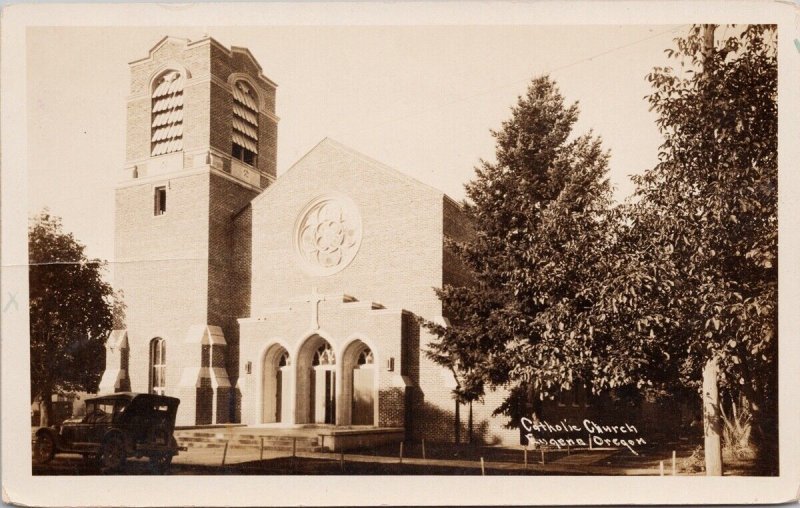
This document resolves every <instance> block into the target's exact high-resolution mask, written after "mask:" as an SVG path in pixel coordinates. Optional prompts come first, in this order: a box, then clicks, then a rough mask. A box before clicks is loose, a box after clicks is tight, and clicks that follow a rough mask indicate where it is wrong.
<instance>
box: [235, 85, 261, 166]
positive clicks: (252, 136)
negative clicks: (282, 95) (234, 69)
mask: <svg viewBox="0 0 800 508" xmlns="http://www.w3.org/2000/svg"><path fill="white" fill-rule="evenodd" d="M232 127H233V129H232V133H233V140H232V142H233V144H232V149H231V155H233V157H234V158H236V159H239V160H240V161H242V162H244V163H245V164H250V165H251V166H255V165H256V156H257V155H258V99H257V98H256V95H255V92H253V89H252V88H250V85H248V84H247V83H246V82H244V81H237V82H236V83H234V84H233V126H232Z"/></svg>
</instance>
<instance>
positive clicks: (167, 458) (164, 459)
mask: <svg viewBox="0 0 800 508" xmlns="http://www.w3.org/2000/svg"><path fill="white" fill-rule="evenodd" d="M170 464H172V454H169V453H159V454H156V455H151V456H150V470H151V471H152V472H153V474H166V473H167V471H169V466H170Z"/></svg>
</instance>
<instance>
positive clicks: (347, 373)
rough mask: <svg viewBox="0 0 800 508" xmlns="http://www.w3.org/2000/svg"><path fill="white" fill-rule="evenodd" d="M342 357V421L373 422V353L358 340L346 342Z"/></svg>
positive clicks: (358, 423)
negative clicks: (346, 345) (348, 343)
mask: <svg viewBox="0 0 800 508" xmlns="http://www.w3.org/2000/svg"><path fill="white" fill-rule="evenodd" d="M343 356H344V357H343V359H342V376H343V378H344V379H343V384H342V403H343V405H344V406H345V407H344V408H343V411H342V413H343V415H342V416H343V418H342V419H343V421H344V422H347V423H348V424H350V425H375V402H376V393H375V386H376V383H375V356H374V354H373V352H372V350H371V349H370V348H369V346H367V345H366V344H364V343H363V342H362V341H360V340H356V341H354V342H353V343H352V344H350V345H349V346H348V347H347V349H346V350H345V352H344V355H343Z"/></svg>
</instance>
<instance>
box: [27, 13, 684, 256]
mask: <svg viewBox="0 0 800 508" xmlns="http://www.w3.org/2000/svg"><path fill="white" fill-rule="evenodd" d="M687 29H688V26H685V25H684V26H571V27H559V26H424V27H413V26H410V27H409V26H404V27H387V26H381V27H368V26H367V27H365V26H359V27H356V26H330V27H325V26H322V27H320V26H302V27H252V28H248V27H235V28H231V27H228V28H219V27H200V28H186V27H182V28H176V29H170V28H169V27H146V28H128V27H114V28H71V27H70V28H62V27H52V28H51V27H36V28H29V29H28V34H27V43H28V45H27V79H28V82H27V102H28V125H27V128H28V175H29V178H30V182H29V187H28V189H29V196H28V198H29V210H30V212H31V213H36V212H37V211H38V210H40V209H41V208H43V207H45V206H46V207H48V208H49V209H50V211H51V212H52V213H53V214H55V215H59V216H61V217H62V218H63V219H64V226H65V229H66V230H67V231H71V232H73V233H74V234H75V236H76V237H77V238H78V239H79V240H80V241H82V242H83V243H85V244H86V245H87V246H88V254H89V255H90V256H96V257H100V258H103V259H108V260H110V261H113V258H114V252H113V235H114V227H113V225H114V185H115V182H116V181H117V179H118V178H119V176H120V174H121V172H122V168H123V166H124V151H125V146H124V143H125V142H124V139H125V100H126V96H127V94H128V89H129V83H128V80H129V72H128V62H130V61H132V60H136V59H139V58H142V57H144V56H146V55H147V52H148V50H149V49H150V48H151V47H152V46H154V45H155V44H156V43H157V42H158V41H159V40H160V39H161V38H162V37H163V36H164V35H173V36H176V37H186V38H189V39H193V40H194V39H198V38H200V37H202V36H203V35H204V34H208V35H210V36H212V37H214V38H215V39H217V40H218V41H219V42H221V43H222V44H223V45H225V46H226V47H230V46H231V45H234V46H244V47H247V48H249V49H250V51H251V52H252V53H253V55H254V56H255V58H256V59H257V60H258V61H259V62H260V64H261V66H262V68H263V72H264V74H265V75H266V76H268V77H269V78H271V79H272V80H273V81H275V82H276V83H278V92H277V114H278V116H279V117H280V119H281V120H280V123H279V125H278V176H279V177H280V175H281V173H283V172H284V171H285V170H286V169H288V168H289V167H290V166H291V165H292V164H293V163H294V162H295V161H296V160H298V159H299V158H300V157H301V156H302V155H303V154H304V153H306V152H307V151H308V150H309V149H311V148H312V147H313V146H314V145H315V144H317V143H318V142H319V141H320V140H322V139H323V138H324V137H326V136H327V137H331V138H333V139H335V140H337V141H339V142H341V143H343V144H345V145H348V146H350V147H352V148H354V149H355V150H358V151H360V152H362V153H364V154H366V155H368V156H370V157H372V158H375V159H377V160H379V161H381V162H383V163H385V164H388V165H389V166H392V167H395V168H397V169H399V170H401V171H403V172H404V173H406V174H408V175H410V176H412V177H414V178H416V179H418V180H420V181H422V182H424V183H427V184H429V185H432V186H434V187H436V188H439V189H441V190H443V191H444V192H446V193H447V194H449V195H450V196H451V197H453V198H455V199H459V200H460V199H462V198H463V197H464V190H463V184H464V183H465V182H466V181H468V180H469V179H470V178H472V176H473V168H474V166H475V165H476V163H477V162H478V161H479V159H480V158H484V159H488V160H491V159H493V156H494V140H493V138H492V137H491V134H490V132H489V130H490V129H497V128H499V127H500V124H501V122H502V121H503V120H504V119H506V118H508V116H509V114H510V110H509V108H510V106H511V105H513V104H514V103H515V101H516V98H517V96H518V95H520V94H522V93H524V92H525V89H526V86H527V83H528V82H529V80H530V79H531V78H532V77H535V76H537V75H541V74H544V73H549V74H550V75H551V76H552V77H553V78H554V79H555V80H556V81H557V83H558V84H559V86H560V88H561V91H562V94H563V95H564V96H565V97H566V99H567V100H568V101H570V102H571V101H579V103H580V112H581V113H580V120H579V122H578V124H577V126H576V133H579V134H580V133H583V132H585V131H587V130H589V129H593V130H594V131H595V133H596V134H599V135H600V136H602V137H603V139H604V145H605V147H606V148H607V149H609V150H610V151H611V161H610V167H611V171H610V175H609V176H610V179H611V182H612V184H613V185H614V186H615V196H616V197H617V199H623V198H624V197H625V196H627V195H629V194H630V193H631V191H632V190H633V187H632V184H631V183H630V181H629V178H628V176H629V175H631V174H635V173H640V172H641V171H642V170H643V169H645V168H648V167H651V166H653V165H654V164H655V162H656V157H657V150H658V146H659V144H660V143H661V137H660V135H659V133H658V130H657V128H656V126H655V119H656V117H655V114H654V113H652V112H649V111H648V104H647V102H646V101H645V100H644V96H645V95H646V94H648V93H649V91H650V89H649V86H648V83H647V82H646V81H645V75H646V74H647V73H648V72H649V71H650V69H651V68H652V67H653V66H656V65H664V64H666V63H667V60H666V56H665V55H664V52H663V50H664V49H666V48H668V47H671V40H672V38H674V37H676V36H678V35H683V34H685V33H686V31H687Z"/></svg>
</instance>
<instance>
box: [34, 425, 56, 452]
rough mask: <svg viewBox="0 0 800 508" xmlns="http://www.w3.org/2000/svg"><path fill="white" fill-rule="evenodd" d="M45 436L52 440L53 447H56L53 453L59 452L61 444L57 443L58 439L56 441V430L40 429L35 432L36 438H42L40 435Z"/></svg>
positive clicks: (49, 428)
mask: <svg viewBox="0 0 800 508" xmlns="http://www.w3.org/2000/svg"><path fill="white" fill-rule="evenodd" d="M45 434H47V435H49V436H50V437H51V438H52V439H53V444H55V447H56V449H55V451H56V452H58V451H60V450H61V443H60V442H59V439H58V431H57V430H56V429H54V428H53V427H42V428H41V429H39V430H37V431H36V437H37V438H38V437H39V436H42V435H45Z"/></svg>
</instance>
